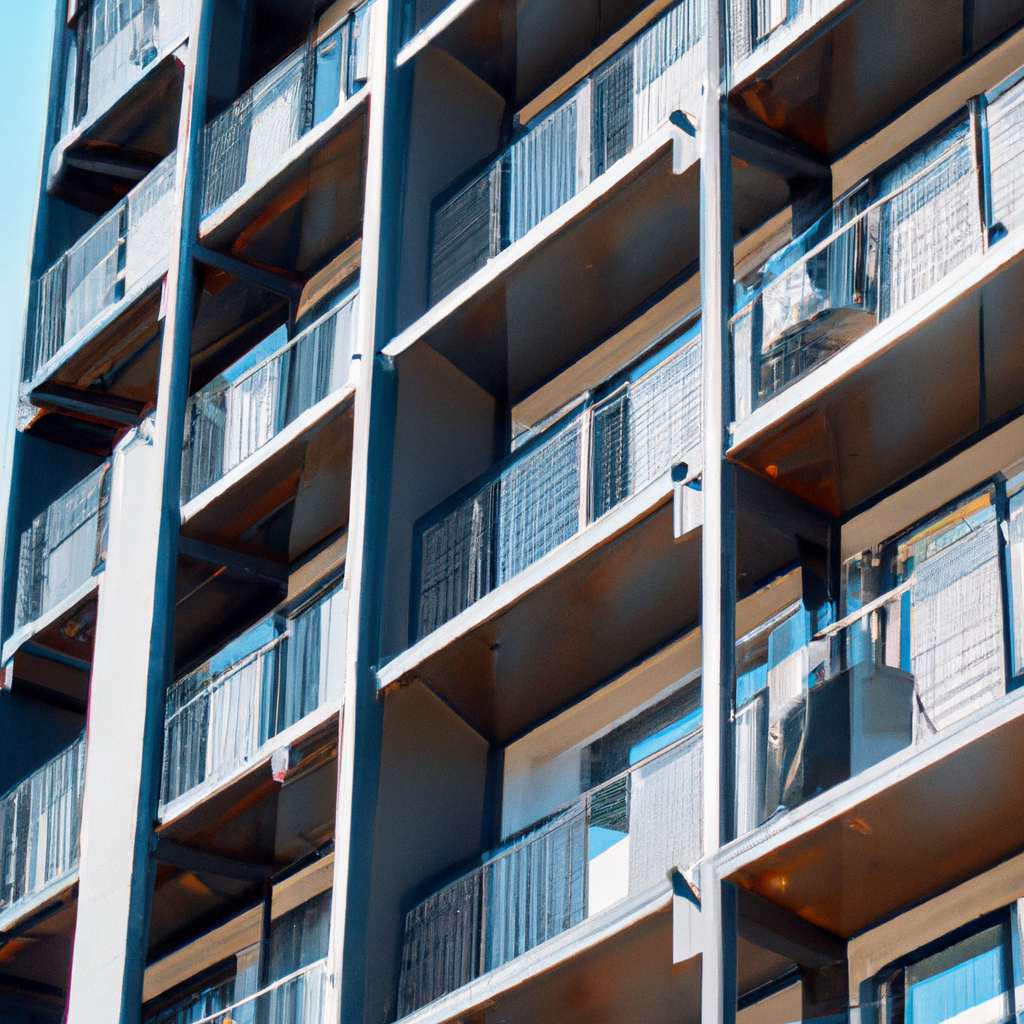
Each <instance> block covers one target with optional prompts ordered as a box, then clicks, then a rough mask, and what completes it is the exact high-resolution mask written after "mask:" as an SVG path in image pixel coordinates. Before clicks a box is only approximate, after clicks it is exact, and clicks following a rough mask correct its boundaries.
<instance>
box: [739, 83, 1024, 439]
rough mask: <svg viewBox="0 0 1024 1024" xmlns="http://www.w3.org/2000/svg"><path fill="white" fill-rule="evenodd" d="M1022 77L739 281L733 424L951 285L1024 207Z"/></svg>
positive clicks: (868, 181)
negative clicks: (945, 283) (922, 299)
mask: <svg viewBox="0 0 1024 1024" xmlns="http://www.w3.org/2000/svg"><path fill="white" fill-rule="evenodd" d="M1022 166H1024V81H1022V79H1021V74H1020V73H1018V74H1017V75H1015V76H1014V77H1013V78H1012V79H1010V80H1009V81H1008V82H1006V83H1004V84H1003V85H1002V86H1000V87H999V88H998V89H996V90H994V91H993V92H992V93H990V94H989V95H988V96H986V97H982V98H981V99H980V100H979V101H977V102H974V103H972V104H971V105H970V106H969V108H968V110H967V111H965V112H964V113H963V114H961V115H959V116H958V117H956V118H955V119H954V120H953V123H952V125H951V126H947V127H945V128H944V129H941V130H940V131H939V132H938V133H936V134H935V135H933V136H932V137H930V138H929V139H927V140H925V141H924V142H922V143H918V144H917V145H916V146H915V147H914V148H913V149H912V150H911V151H910V152H909V154H905V155H903V156H901V157H899V158H897V160H895V161H893V162H892V163H890V164H889V165H887V166H886V167H884V168H882V169H880V171H878V172H876V173H875V174H873V175H871V176H870V177H869V178H868V179H866V180H865V181H864V182H862V183H861V184H860V185H858V186H857V187H856V188H854V189H853V190H851V192H849V193H848V194H847V195H846V196H844V197H843V198H841V199H840V200H839V201H838V202H837V203H836V204H835V205H834V206H833V208H832V209H831V210H830V211H829V212H828V213H827V214H825V216H824V217H823V218H821V220H819V221H818V223H817V224H815V225H813V226H812V227H811V228H809V229H808V230H807V231H806V232H804V234H802V235H801V236H800V237H799V238H797V239H795V240H794V241H793V242H791V243H790V244H789V245H787V246H786V247H784V248H783V249H781V250H780V251H779V252H778V253H776V254H775V255H774V256H773V257H772V258H771V259H769V260H768V261H767V263H765V265H764V266H763V267H762V268H761V269H760V270H759V271H758V272H757V273H756V274H755V275H753V277H752V278H751V279H748V280H747V281H746V282H744V284H743V285H741V286H738V288H737V293H738V301H737V307H738V308H737V312H736V314H735V316H734V317H733V320H732V333H733V354H734V360H735V381H736V385H735V386H736V419H737V421H739V420H742V419H743V418H745V417H746V416H748V415H750V413H752V412H753V411H754V410H755V409H757V408H759V407H760V406H761V405H763V404H764V403H765V402H767V401H769V400H770V399H771V398H773V397H775V396H776V395H778V394H780V393H781V392H782V391H784V390H785V389H786V388H788V387H789V386H790V385H792V384H793V383H794V382H796V381H797V380H799V379H801V378H802V377H804V376H806V375H807V374H808V373H810V372H811V371H812V370H813V369H815V368H816V367H818V366H819V365H821V364H822V363H823V362H825V361H826V360H827V359H829V358H830V357H831V356H833V355H835V354H836V353H837V352H839V351H841V350H842V349H843V348H845V347H846V346H847V345H849V344H851V343H852V342H853V341H855V340H857V339H858V338H860V337H862V336H863V335H865V334H867V333H868V332H869V331H870V330H871V329H872V328H874V327H875V326H876V325H878V324H880V323H882V322H883V321H885V320H887V319H888V318H889V317H891V316H892V315H893V314H895V313H896V312H898V311H899V310H901V309H904V308H905V307H906V306H908V305H909V304H910V303H911V302H913V301H914V300H916V299H917V298H919V297H920V296H921V295H923V294H924V293H925V292H926V291H928V290H929V289H930V288H932V287H933V286H934V285H936V284H938V283H939V282H940V281H943V280H947V279H948V278H949V277H950V275H951V274H953V273H955V272H956V270H957V269H958V268H959V267H961V266H963V265H964V264H965V263H966V262H967V261H968V260H969V259H970V258H971V257H973V256H975V255H977V254H979V253H982V252H984V251H985V250H986V248H987V247H988V246H989V245H991V244H996V243H997V242H998V240H999V239H1000V238H1001V237H1003V236H1004V235H1005V234H1006V233H1007V232H1008V231H1011V230H1015V229H1016V227H1017V226H1018V222H1019V219H1020V216H1021V214H1022V211H1024V173H1022V171H1021V167H1022Z"/></svg>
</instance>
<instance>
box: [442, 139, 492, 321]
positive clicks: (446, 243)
mask: <svg viewBox="0 0 1024 1024" xmlns="http://www.w3.org/2000/svg"><path fill="white" fill-rule="evenodd" d="M504 182H505V161H504V159H501V160H498V161H496V162H495V163H494V164H492V165H491V166H490V167H489V168H488V169H487V170H486V171H485V172H484V173H483V174H482V175H481V176H480V177H478V178H475V179H474V180H473V181H471V182H470V183H469V184H468V185H466V186H465V188H463V189H461V190H460V191H459V192H457V193H456V194H455V195H454V196H452V197H451V198H450V199H448V200H447V201H446V202H445V203H443V204H441V205H440V206H438V207H437V208H436V209H435V210H434V212H433V214H432V218H431V237H432V242H431V254H430V304H431V305H433V304H434V303H435V302H438V301H439V300H440V299H442V298H444V296H445V295H447V294H448V293H449V292H450V291H452V290H453V289H455V288H456V287H458V285H460V284H462V282H463V281H466V280H468V279H469V278H470V277H472V276H473V274H475V273H476V272H477V271H478V270H479V269H480V268H481V267H483V266H485V265H486V264H487V261H488V260H489V259H491V257H492V256H496V255H497V254H498V253H499V252H500V251H501V243H502V239H501V210H502V198H503V197H502V193H503V188H504Z"/></svg>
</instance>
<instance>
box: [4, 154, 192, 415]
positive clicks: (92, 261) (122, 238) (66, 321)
mask: <svg viewBox="0 0 1024 1024" xmlns="http://www.w3.org/2000/svg"><path fill="white" fill-rule="evenodd" d="M175 170H176V166H175V156H174V154H173V153H172V154H171V155H170V156H169V157H168V158H167V159H166V160H164V161H163V162H162V163H161V164H160V165H159V166H158V167H157V168H156V169H155V170H154V171H152V172H151V173H150V174H149V175H148V176H147V177H146V178H145V179H144V180H143V181H142V182H140V184H138V185H137V186H136V187H135V188H134V189H133V190H132V191H131V192H130V193H129V194H128V196H126V197H125V199H123V200H122V201H121V202H119V203H118V204H117V205H116V206H115V207H114V208H113V209H112V210H111V211H110V212H109V213H107V214H105V215H104V216H103V217H102V218H101V219H100V221H99V222H98V223H97V224H96V225H95V226H94V227H93V228H92V229H91V230H90V231H89V232H88V233H87V234H86V235H85V236H83V237H82V238H81V239H80V240H79V241H78V242H76V243H75V245H73V246H72V247H71V248H70V249H69V250H68V251H67V252H66V253H65V254H64V255H63V256H62V257H61V258H60V259H59V260H58V261H57V262H56V263H55V264H54V265H53V266H52V267H51V268H50V269H49V270H47V271H46V273H45V274H44V275H43V276H42V277H41V278H39V280H37V281H35V282H34V283H33V288H32V299H31V305H30V310H31V315H30V318H29V330H28V338H27V342H26V346H25V357H24V365H23V369H22V379H23V380H24V381H25V385H24V391H25V393H26V397H27V398H28V400H29V401H30V402H31V403H32V404H33V405H35V406H37V407H39V409H45V410H48V411H55V412H58V413H59V412H65V413H68V414H70V415H75V414H76V413H77V414H82V415H88V416H90V417H92V418H96V417H97V416H98V417H100V418H102V417H104V416H106V418H107V420H108V421H109V422H110V424H111V425H112V426H115V427H120V428H121V429H124V426H125V425H126V424H131V423H133V422H137V421H138V420H139V419H140V418H141V415H142V410H143V408H144V407H145V406H146V405H147V404H148V403H150V402H151V401H152V400H153V399H154V397H155V395H154V394H153V393H152V392H155V384H151V382H150V381H149V380H148V379H147V378H146V377H145V376H140V370H139V366H138V365H136V360H135V359H134V357H136V356H138V355H139V354H140V353H141V352H142V351H143V349H144V348H145V347H146V345H147V344H148V343H149V342H150V341H151V340H152V338H153V336H154V335H156V334H157V332H158V330H159V328H158V324H157V319H158V315H159V311H158V307H159V294H158V291H157V287H156V286H157V284H158V282H159V280H160V278H161V276H162V275H163V274H164V272H165V270H166V263H167V257H168V236H167V225H168V223H170V221H171V220H172V215H173V209H174V190H175V176H176V175H175ZM129 309H131V310H132V313H133V315H132V317H131V322H128V318H124V314H125V313H126V312H127V311H128V310H129ZM153 377H154V379H155V370H154V371H153ZM40 415H41V413H40V412H36V413H35V418H38V417H39V416H40ZM30 422H31V421H30ZM82 429H85V428H84V427H83V428H82Z"/></svg>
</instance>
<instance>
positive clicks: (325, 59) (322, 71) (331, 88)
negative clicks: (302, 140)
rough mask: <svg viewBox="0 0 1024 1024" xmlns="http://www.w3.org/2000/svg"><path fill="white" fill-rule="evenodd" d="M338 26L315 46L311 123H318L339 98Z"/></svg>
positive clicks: (340, 42)
mask: <svg viewBox="0 0 1024 1024" xmlns="http://www.w3.org/2000/svg"><path fill="white" fill-rule="evenodd" d="M343 32H344V29H343V28H338V29H336V30H335V31H334V32H332V33H331V34H330V35H329V36H328V37H327V38H326V39H323V40H321V42H320V43H319V45H318V46H317V48H316V81H315V84H314V86H313V124H320V122H321V121H324V120H326V119H327V116H328V115H329V114H330V113H331V112H332V111H333V110H334V109H335V108H336V107H337V106H338V100H339V99H340V98H341V58H342V53H343V49H342V47H343V42H342V35H343Z"/></svg>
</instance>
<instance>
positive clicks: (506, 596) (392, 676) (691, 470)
mask: <svg viewBox="0 0 1024 1024" xmlns="http://www.w3.org/2000/svg"><path fill="white" fill-rule="evenodd" d="M700 396H701V341H700V335H699V327H693V328H690V329H688V330H684V331H683V332H682V333H681V334H678V333H677V334H676V336H675V337H674V338H673V339H672V340H671V341H670V342H669V343H668V344H667V345H666V346H664V347H662V348H661V349H660V350H659V351H656V352H655V353H654V354H648V355H646V356H644V357H642V358H641V359H640V360H639V361H638V362H637V363H635V364H634V366H633V367H631V368H630V369H628V370H626V371H625V372H623V373H622V374H620V375H619V376H617V377H614V378H612V379H611V380H608V381H606V382H605V384H604V385H602V386H601V387H599V388H597V389H596V390H595V391H594V392H590V393H587V394H585V395H584V396H582V399H581V400H578V401H576V402H575V403H570V406H569V407H568V409H563V410H562V411H561V412H560V413H559V415H558V416H557V417H556V418H555V420H556V421H555V422H554V423H553V424H552V425H551V426H547V425H546V424H543V423H542V424H541V425H540V428H539V429H538V430H535V431H534V432H532V434H531V433H527V434H523V435H520V439H519V442H518V443H517V444H515V445H514V450H513V451H512V453H511V454H510V455H509V456H508V457H507V458H505V459H504V460H502V461H501V462H499V463H498V464H497V465H496V466H494V467H492V468H491V469H490V470H488V472H487V473H485V474H484V475H483V476H482V477H481V478H479V479H477V480H475V481H473V482H472V483H470V484H469V485H468V486H466V487H465V488H463V489H462V490H461V491H459V492H457V493H456V494H455V495H454V496H452V497H451V498H449V499H448V500H447V501H445V502H443V503H442V504H441V505H440V506H439V507H437V508H435V509H434V510H433V511H431V512H429V513H427V515H425V516H423V517H422V518H421V519H419V521H418V522H416V523H415V525H414V527H413V531H412V532H413V554H412V564H413V566H414V572H415V577H414V580H413V583H412V595H411V596H412V602H411V607H412V610H411V613H410V616H409V635H410V639H411V642H412V646H411V647H409V648H408V649H407V650H405V651H404V653H402V654H399V655H398V656H397V657H395V658H394V659H393V660H391V661H390V662H388V663H386V664H385V665H384V666H383V668H382V669H381V670H380V672H379V676H378V678H379V682H380V685H381V686H382V687H383V686H388V685H390V684H391V683H393V682H396V681H398V680H399V679H401V678H402V677H403V676H404V675H405V674H406V673H408V672H411V671H413V669H415V671H416V672H417V673H423V672H425V671H426V672H429V675H430V677H431V678H432V679H433V680H434V682H435V685H436V686H437V688H438V691H439V692H442V693H444V694H445V695H446V699H447V700H448V701H449V702H450V703H451V705H452V706H453V707H454V708H456V709H457V710H458V711H459V713H460V714H463V715H464V716H465V717H466V718H467V720H468V721H470V722H472V723H474V725H475V726H476V727H477V728H478V729H479V730H481V731H482V732H484V733H486V734H488V735H493V734H496V735H511V734H515V733H516V732H518V731H520V730H521V729H522V728H524V727H526V726H527V725H528V724H529V723H530V722H532V721H534V720H535V716H537V715H540V716H541V717H543V714H544V708H548V710H551V708H552V707H555V706H557V705H558V702H559V701H560V700H564V699H567V698H568V696H569V695H570V694H571V693H573V692H576V688H577V687H579V688H580V689H582V690H586V689H587V688H588V686H592V685H594V684H595V683H596V682H598V681H599V680H600V679H601V678H602V677H603V676H606V675H608V674H610V673H611V672H613V671H614V670H616V669H617V668H620V667H621V663H616V662H615V661H614V659H615V658H618V657H619V656H620V654H621V652H620V651H618V650H617V649H614V650H613V648H617V647H618V645H614V644H609V643H607V642H602V643H597V642H596V637H597V636H603V637H604V638H605V641H607V638H608V636H609V634H612V633H614V634H616V635H617V634H619V633H626V634H629V636H628V640H627V638H626V637H624V640H623V642H624V643H627V642H628V643H629V644H630V645H637V646H639V647H640V649H647V648H648V647H653V646H656V645H657V643H658V639H659V637H661V638H662V641H663V634H664V633H665V632H666V631H667V632H673V631H674V630H675V629H678V628H679V616H680V615H682V614H683V612H682V611H680V608H679V607H678V606H677V605H675V604H674V603H673V601H672V600H668V598H667V596H666V590H665V589H663V588H667V591H668V592H669V593H675V592H676V590H677V589H678V588H679V587H686V586H688V582H687V581H692V580H693V579H694V578H695V573H696V571H697V569H698V562H699V558H698V555H697V553H696V550H695V546H694V545H692V544H686V543H682V544H675V543H673V539H672V508H671V497H672V493H673V482H672V479H671V471H672V469H673V467H674V466H677V465H681V464H683V463H685V464H686V465H687V467H688V475H689V478H690V482H691V484H692V485H693V486H696V484H695V478H696V476H697V475H698V474H699V468H700V457H701V456H700V450H701V436H700V430H701V399H700ZM450 475H451V474H450V471H446V473H445V476H446V477H447V478H450ZM410 486H411V485H410ZM686 490H687V493H689V494H691V495H694V494H695V492H694V491H693V490H692V489H691V488H686ZM421 507H422V506H421ZM693 525H694V524H691V532H690V537H689V539H692V537H693V531H692V526H693ZM406 542H407V541H406ZM406 579H408V577H406ZM612 579H617V580H619V582H620V585H621V587H622V588H623V589H622V593H627V592H628V593H629V594H630V595H631V597H632V598H633V599H634V600H635V604H633V605H630V608H631V612H634V611H635V613H636V615H637V616H641V614H642V613H641V612H640V611H639V609H641V608H642V609H645V610H646V612H647V613H649V614H644V615H643V623H642V625H641V624H637V626H636V631H635V632H631V631H629V630H623V628H622V606H623V605H622V601H623V600H625V599H624V598H623V599H619V597H617V598H616V599H615V600H613V599H612V594H611V591H610V590H609V588H608V587H607V586H605V584H604V583H602V582H601V581H605V580H607V581H610V580H612ZM694 593H696V591H695V590H694ZM659 595H660V596H659ZM680 600H682V599H681V598H680ZM684 603H685V602H684ZM584 607H586V614H585V615H584V613H583V611H582V609H583V608H584ZM659 608H660V609H662V611H661V612H659V611H658V609H659ZM669 608H671V611H669ZM567 609H573V611H572V612H571V613H567ZM576 609H579V611H578V612H577V611H575V610H576ZM567 614H569V615H570V617H571V618H572V621H574V622H575V621H576V618H575V616H576V615H577V614H578V616H579V621H578V625H577V626H576V627H574V628H578V629H579V630H580V633H579V637H578V640H579V643H578V646H577V648H576V649H577V651H578V650H591V651H593V654H592V655H591V656H590V657H589V658H588V659H586V661H587V664H581V663H580V662H579V661H577V662H576V664H575V665H573V664H571V663H568V664H566V665H565V666H564V667H565V669H566V671H565V674H564V676H563V675H561V674H560V673H558V672H557V671H554V670H553V663H551V662H547V663H546V664H547V668H546V669H545V670H544V672H545V675H549V676H550V677H551V678H552V679H554V678H558V679H559V680H560V682H559V684H558V686H557V687H551V688H548V689H547V690H546V691H544V692H541V691H538V690H537V688H536V687H535V686H533V685H530V684H529V683H528V681H527V680H528V679H529V678H531V677H532V678H536V676H535V674H532V672H531V670H530V669H529V668H528V667H527V664H526V662H525V661H524V657H526V652H527V651H535V652H536V655H537V657H542V658H545V659H549V658H553V657H555V656H556V651H560V650H562V649H563V648H570V647H571V646H572V645H571V644H568V643H566V641H565V639H564V637H563V639H562V640H561V641H559V642H557V643H556V642H555V641H554V639H552V643H551V644H550V645H545V644H544V643H541V642H540V641H539V639H538V638H539V635H540V634H539V632H538V631H543V630H545V629H547V628H549V627H548V625H547V624H548V623H550V628H551V629H554V628H555V624H556V623H558V624H559V629H561V628H562V627H563V626H564V624H565V622H566V621H567V619H566V615H567ZM669 619H671V621H672V622H674V623H675V626H674V627H670V626H669V625H668V620H669ZM590 630H593V631H594V632H593V634H592V635H593V637H594V638H595V639H594V642H591V640H590V639H589V637H590V636H591V633H590ZM469 637H473V638H474V639H473V640H472V641H469V642H466V643H463V642H462V641H463V640H468V638H469ZM479 641H482V642H479ZM499 650H500V651H501V652H502V653H501V657H500V658H497V657H492V656H490V655H488V654H486V651H491V652H495V653H496V652H498V651H499ZM506 652H507V653H506ZM542 652H543V653H542ZM478 655H479V656H482V657H483V658H484V659H485V661H484V662H482V663H481V662H479V660H478ZM566 656H567V657H568V654H567V655H566ZM634 656H635V654H634ZM466 658H470V660H471V661H472V662H474V665H473V666H472V667H471V666H470V665H469V664H467V663H465V659H466ZM506 659H508V660H506ZM626 660H628V659H626ZM499 663H500V664H503V665H504V666H505V669H506V670H508V671H513V672H514V674H515V680H516V681H515V683H514V684H513V683H512V682H511V681H507V685H506V686H503V685H502V684H500V683H499V682H498V679H497V676H498V675H500V676H502V677H504V671H502V672H498V668H499ZM535 669H536V671H541V670H542V669H541V666H540V664H539V663H538V664H537V665H536V666H535ZM581 672H582V673H583V674H584V675H586V676H587V682H586V683H584V682H582V681H581V680H580V678H579V677H580V673H581ZM471 680H472V682H470V681H471ZM484 680H490V682H489V683H488V685H486V686H485V685H484Z"/></svg>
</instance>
